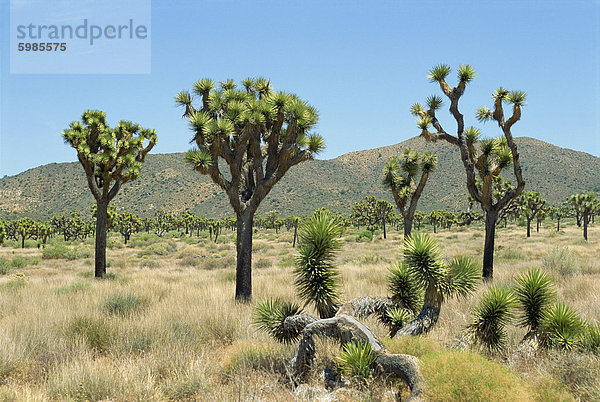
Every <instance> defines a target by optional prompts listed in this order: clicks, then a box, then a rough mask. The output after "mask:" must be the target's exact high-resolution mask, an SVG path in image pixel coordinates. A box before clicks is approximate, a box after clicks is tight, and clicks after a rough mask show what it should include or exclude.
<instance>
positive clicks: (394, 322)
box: [385, 307, 414, 336]
mask: <svg viewBox="0 0 600 402" xmlns="http://www.w3.org/2000/svg"><path fill="white" fill-rule="evenodd" d="M385 315H386V316H385V324H387V325H388V327H390V329H391V333H392V335H393V334H394V333H395V331H397V330H399V329H400V328H402V327H403V326H405V325H406V324H407V323H408V321H409V320H410V319H411V318H412V317H413V315H414V313H413V312H411V311H409V310H406V309H403V308H401V307H392V308H391V309H389V310H387V311H386V313H385ZM390 336H391V335H390Z"/></svg>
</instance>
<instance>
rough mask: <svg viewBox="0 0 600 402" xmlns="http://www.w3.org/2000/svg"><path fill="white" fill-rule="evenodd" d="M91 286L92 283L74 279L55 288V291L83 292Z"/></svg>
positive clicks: (58, 292)
mask: <svg viewBox="0 0 600 402" xmlns="http://www.w3.org/2000/svg"><path fill="white" fill-rule="evenodd" d="M90 286H91V285H90V284H89V283H88V282H80V281H74V282H71V283H69V284H68V285H65V286H61V287H59V288H56V289H54V293H56V294H59V295H60V294H69V293H77V292H83V291H84V290H87V289H89V287H90Z"/></svg>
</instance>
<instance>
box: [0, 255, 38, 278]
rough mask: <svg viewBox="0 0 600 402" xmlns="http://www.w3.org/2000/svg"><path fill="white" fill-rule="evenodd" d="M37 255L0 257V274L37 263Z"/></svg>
mask: <svg viewBox="0 0 600 402" xmlns="http://www.w3.org/2000/svg"><path fill="white" fill-rule="evenodd" d="M39 262H40V259H39V257H14V258H12V259H10V260H9V259H6V258H2V257H0V275H6V274H7V273H8V271H10V270H12V269H23V268H25V267H26V266H28V265H37V264H38V263H39Z"/></svg>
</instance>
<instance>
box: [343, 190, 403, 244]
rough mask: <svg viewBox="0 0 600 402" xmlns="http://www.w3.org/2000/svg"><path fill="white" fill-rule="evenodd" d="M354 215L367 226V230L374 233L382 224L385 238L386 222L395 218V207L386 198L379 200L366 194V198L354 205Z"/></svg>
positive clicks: (360, 222)
mask: <svg viewBox="0 0 600 402" xmlns="http://www.w3.org/2000/svg"><path fill="white" fill-rule="evenodd" d="M352 213H353V214H352V216H353V217H354V218H356V219H357V220H358V222H359V224H363V225H366V226H367V230H368V231H370V232H371V234H373V232H375V230H376V229H377V228H378V227H379V226H381V227H382V228H383V238H384V239H385V238H386V226H385V224H386V222H390V221H392V220H393V218H394V207H393V206H392V204H390V203H389V202H387V201H385V200H379V201H378V200H377V199H376V198H375V197H373V196H370V195H369V196H366V197H365V199H364V200H362V201H359V202H357V203H356V204H354V206H353V207H352Z"/></svg>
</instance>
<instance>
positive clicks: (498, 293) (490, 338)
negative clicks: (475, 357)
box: [467, 286, 515, 352]
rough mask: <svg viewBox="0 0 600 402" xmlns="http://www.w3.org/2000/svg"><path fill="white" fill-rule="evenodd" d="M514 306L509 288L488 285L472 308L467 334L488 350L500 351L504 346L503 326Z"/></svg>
mask: <svg viewBox="0 0 600 402" xmlns="http://www.w3.org/2000/svg"><path fill="white" fill-rule="evenodd" d="M514 306H515V296H514V294H513V293H512V292H511V291H510V290H509V289H506V288H501V287H498V286H492V287H490V288H489V289H488V291H487V292H486V293H485V294H484V295H483V297H482V298H481V300H480V301H479V304H478V305H477V306H476V307H475V308H474V310H473V321H472V323H471V324H469V326H468V327H467V333H468V335H469V336H470V337H471V338H472V339H473V341H474V342H475V343H476V344H479V345H481V346H483V347H484V348H485V349H487V350H488V351H490V352H499V351H502V350H503V349H504V348H505V346H506V330H505V327H506V325H507V324H508V323H510V320H511V318H512V317H513V308H514Z"/></svg>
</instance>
